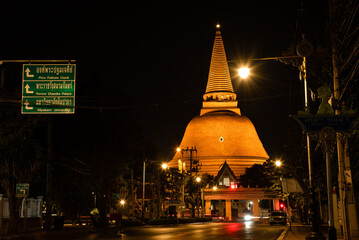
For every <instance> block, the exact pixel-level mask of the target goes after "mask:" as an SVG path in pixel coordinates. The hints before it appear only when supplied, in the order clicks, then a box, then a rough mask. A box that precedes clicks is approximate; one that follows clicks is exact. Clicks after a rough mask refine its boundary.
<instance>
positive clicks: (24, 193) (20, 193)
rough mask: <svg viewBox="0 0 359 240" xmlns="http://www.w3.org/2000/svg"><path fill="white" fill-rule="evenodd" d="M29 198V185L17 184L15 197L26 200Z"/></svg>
mask: <svg viewBox="0 0 359 240" xmlns="http://www.w3.org/2000/svg"><path fill="white" fill-rule="evenodd" d="M28 196H29V184H28V183H17V184H16V197H18V198H21V197H24V198H27V197H28Z"/></svg>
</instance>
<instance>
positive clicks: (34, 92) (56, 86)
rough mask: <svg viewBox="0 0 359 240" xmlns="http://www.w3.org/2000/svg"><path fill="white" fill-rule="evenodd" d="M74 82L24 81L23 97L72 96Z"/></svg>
mask: <svg viewBox="0 0 359 240" xmlns="http://www.w3.org/2000/svg"><path fill="white" fill-rule="evenodd" d="M74 83H75V81H26V82H25V83H24V84H23V85H24V86H23V89H22V93H23V96H73V95H74V94H75V91H74V90H75V85H74Z"/></svg>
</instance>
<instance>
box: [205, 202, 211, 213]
mask: <svg viewBox="0 0 359 240" xmlns="http://www.w3.org/2000/svg"><path fill="white" fill-rule="evenodd" d="M204 204H205V208H204V209H205V214H206V215H211V209H210V208H211V200H205V202H204Z"/></svg>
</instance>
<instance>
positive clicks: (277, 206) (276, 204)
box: [273, 198, 280, 210]
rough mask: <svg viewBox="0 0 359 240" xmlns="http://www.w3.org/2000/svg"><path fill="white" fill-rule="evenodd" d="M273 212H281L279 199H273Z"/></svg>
mask: <svg viewBox="0 0 359 240" xmlns="http://www.w3.org/2000/svg"><path fill="white" fill-rule="evenodd" d="M273 205H274V206H273V208H274V209H273V210H280V208H279V198H274V199H273Z"/></svg>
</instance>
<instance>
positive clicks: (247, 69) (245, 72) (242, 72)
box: [238, 68, 249, 79]
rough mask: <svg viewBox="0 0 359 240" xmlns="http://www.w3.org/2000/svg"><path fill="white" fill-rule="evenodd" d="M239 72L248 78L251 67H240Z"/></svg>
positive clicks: (244, 77)
mask: <svg viewBox="0 0 359 240" xmlns="http://www.w3.org/2000/svg"><path fill="white" fill-rule="evenodd" d="M238 74H239V76H240V77H241V78H243V79H246V78H247V77H248V75H249V68H239V69H238Z"/></svg>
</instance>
